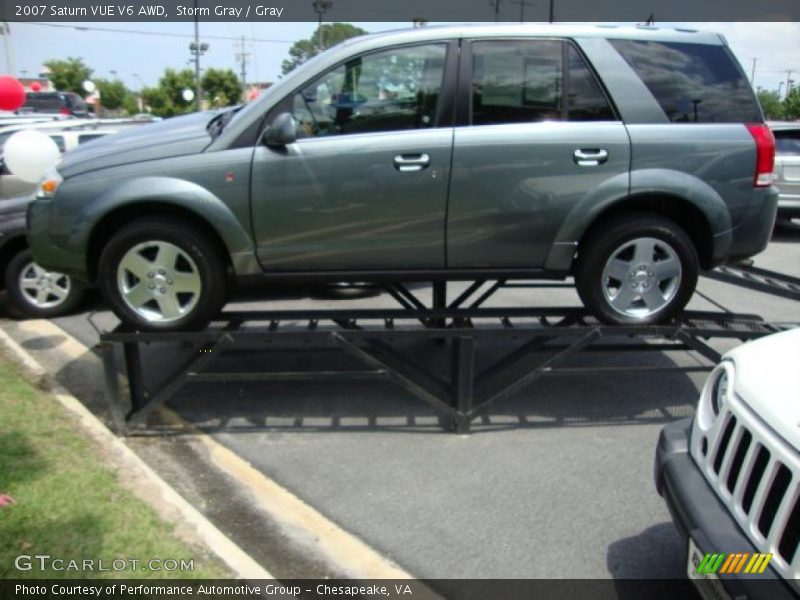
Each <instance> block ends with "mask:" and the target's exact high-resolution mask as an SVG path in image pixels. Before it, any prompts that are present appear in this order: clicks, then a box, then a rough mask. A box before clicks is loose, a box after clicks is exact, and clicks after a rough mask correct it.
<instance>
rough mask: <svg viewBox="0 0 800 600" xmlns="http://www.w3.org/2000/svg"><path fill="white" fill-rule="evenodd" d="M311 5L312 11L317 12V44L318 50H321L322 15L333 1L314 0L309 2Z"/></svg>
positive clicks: (322, 46) (322, 40) (322, 41)
mask: <svg viewBox="0 0 800 600" xmlns="http://www.w3.org/2000/svg"><path fill="white" fill-rule="evenodd" d="M311 6H313V7H314V12H316V13H317V17H318V19H319V22H318V26H317V46H319V50H320V52H321V51H322V50H323V49H324V48H325V45H324V44H325V40H324V39H323V36H322V15H324V14H325V13H326V12H327V11H329V10H330V9H331V7H332V6H333V2H331V0H314V2H312V3H311Z"/></svg>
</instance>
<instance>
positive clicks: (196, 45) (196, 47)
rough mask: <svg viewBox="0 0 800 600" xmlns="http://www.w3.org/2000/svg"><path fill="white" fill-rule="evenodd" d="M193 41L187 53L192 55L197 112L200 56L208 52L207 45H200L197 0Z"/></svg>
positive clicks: (195, 1)
mask: <svg viewBox="0 0 800 600" xmlns="http://www.w3.org/2000/svg"><path fill="white" fill-rule="evenodd" d="M194 8H195V11H194V41H193V42H192V43H191V44H189V51H190V52H191V53H192V54H193V55H194V101H195V108H196V109H197V111H198V112H199V111H200V110H201V105H200V92H201V90H200V55H201V54H204V53H205V52H206V50H208V44H201V43H200V20H199V17H198V16H197V13H198V12H199V11H198V10H197V0H194Z"/></svg>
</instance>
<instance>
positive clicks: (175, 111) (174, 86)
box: [142, 69, 195, 117]
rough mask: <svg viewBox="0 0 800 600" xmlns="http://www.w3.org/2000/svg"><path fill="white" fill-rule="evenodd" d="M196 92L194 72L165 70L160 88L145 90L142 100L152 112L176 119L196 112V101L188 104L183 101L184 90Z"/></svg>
mask: <svg viewBox="0 0 800 600" xmlns="http://www.w3.org/2000/svg"><path fill="white" fill-rule="evenodd" d="M187 88H188V89H190V90H192V91H194V71H192V70H191V69H183V70H182V71H176V70H175V69H165V70H164V74H163V75H162V76H161V79H159V80H158V87H155V88H144V89H143V90H142V99H143V100H144V103H145V105H146V106H149V107H150V112H152V113H153V114H154V115H157V116H159V117H174V116H176V115H183V114H186V113H190V112H192V111H194V110H195V100H192V101H191V102H186V100H184V99H183V90H185V89H187Z"/></svg>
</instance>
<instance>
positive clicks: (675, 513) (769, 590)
mask: <svg viewBox="0 0 800 600" xmlns="http://www.w3.org/2000/svg"><path fill="white" fill-rule="evenodd" d="M798 357H800V328H798V329H792V330H790V331H784V332H782V333H778V334H775V335H771V336H768V337H765V338H762V339H760V340H757V341H755V342H751V343H748V344H744V345H742V346H739V347H738V348H736V349H734V350H732V351H731V352H728V353H727V354H726V355H725V356H724V357H723V359H722V362H721V363H720V364H719V365H718V366H717V367H716V368H715V369H714V371H713V372H712V373H711V375H710V376H709V377H708V380H707V381H706V384H705V386H704V388H703V391H702V393H701V395H700V400H699V401H698V404H697V413H696V415H695V417H694V419H683V420H680V421H676V422H675V423H672V424H670V425H667V426H666V427H665V428H664V429H663V430H662V431H661V437H660V439H659V443H658V451H657V453H656V468H655V476H656V487H657V489H658V492H659V493H660V494H661V495H662V496H663V497H664V500H665V501H666V503H667V505H668V507H669V509H670V513H671V514H672V518H673V521H674V522H675V525H676V526H677V528H678V530H679V531H680V533H681V534H682V536H683V537H684V539H685V540H686V542H687V558H686V561H687V562H686V564H687V575H688V576H689V577H690V578H691V579H692V580H693V582H694V583H695V585H696V586H697V587H698V589H699V591H700V592H701V595H703V596H704V597H706V598H709V597H715V598H718V597H726V596H727V597H730V598H740V597H741V598H765V599H767V598H768V599H769V600H777V599H779V598H797V597H798V595H800V552H799V551H798V547H800V371H798V369H797V359H798Z"/></svg>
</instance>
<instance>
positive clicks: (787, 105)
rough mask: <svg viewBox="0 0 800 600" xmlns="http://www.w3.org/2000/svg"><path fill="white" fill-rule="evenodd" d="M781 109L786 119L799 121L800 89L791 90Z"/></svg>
mask: <svg viewBox="0 0 800 600" xmlns="http://www.w3.org/2000/svg"><path fill="white" fill-rule="evenodd" d="M783 107H784V109H785V111H786V113H785V117H784V118H786V119H789V120H793V119H800V87H796V88H792V91H791V92H789V95H788V96H786V99H785V100H784V101H783Z"/></svg>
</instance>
